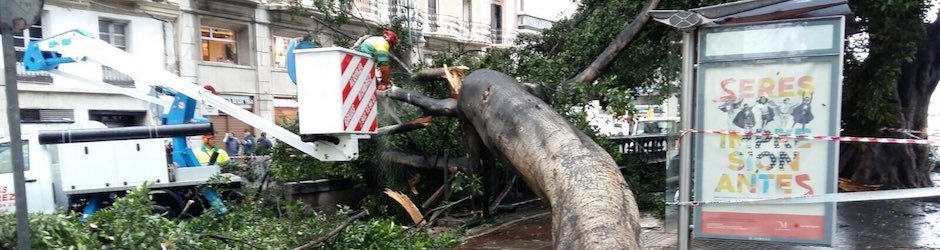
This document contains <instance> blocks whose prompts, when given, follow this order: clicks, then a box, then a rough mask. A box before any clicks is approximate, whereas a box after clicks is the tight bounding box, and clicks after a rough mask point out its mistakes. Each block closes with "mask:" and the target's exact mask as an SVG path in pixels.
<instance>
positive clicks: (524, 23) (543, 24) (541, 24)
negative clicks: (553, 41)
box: [516, 14, 555, 32]
mask: <svg viewBox="0 0 940 250" xmlns="http://www.w3.org/2000/svg"><path fill="white" fill-rule="evenodd" d="M553 24H555V23H554V22H552V21H550V20H548V19H544V18H540V17H535V16H531V15H527V14H519V15H517V16H516V26H517V28H518V29H520V30H529V31H535V32H541V31H542V30H545V29H548V28H551V27H552V25H553Z"/></svg>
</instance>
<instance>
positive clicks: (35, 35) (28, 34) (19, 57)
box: [13, 21, 42, 62]
mask: <svg viewBox="0 0 940 250" xmlns="http://www.w3.org/2000/svg"><path fill="white" fill-rule="evenodd" d="M39 40H42V21H40V22H37V23H36V24H33V26H30V27H29V29H25V30H23V31H22V32H13V48H14V50H16V61H17V62H23V54H24V53H25V52H26V45H29V42H34V41H39Z"/></svg>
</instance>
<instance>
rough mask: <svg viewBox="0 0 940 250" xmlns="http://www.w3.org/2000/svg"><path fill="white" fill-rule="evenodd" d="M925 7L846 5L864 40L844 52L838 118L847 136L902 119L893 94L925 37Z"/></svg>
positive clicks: (911, 3) (912, 2)
mask: <svg viewBox="0 0 940 250" xmlns="http://www.w3.org/2000/svg"><path fill="white" fill-rule="evenodd" d="M928 4H929V2H928V1H921V0H906V1H849V6H850V7H851V8H852V11H853V12H854V13H855V14H856V15H857V16H858V19H857V20H858V28H859V30H860V31H862V32H867V33H868V38H867V39H864V38H860V39H859V41H857V42H856V43H850V44H848V46H847V49H846V58H845V76H846V77H845V80H844V84H843V101H842V103H843V112H842V116H843V120H845V121H846V122H845V123H844V125H843V127H844V128H845V132H846V133H847V134H851V135H864V136H871V135H874V134H876V133H877V132H879V131H880V129H881V128H882V127H897V124H898V122H900V121H901V120H900V119H901V117H899V114H900V109H901V107H900V106H899V105H898V100H896V96H894V94H895V92H896V90H897V84H898V77H899V76H900V74H901V66H902V65H903V64H904V63H907V62H910V61H911V60H913V58H914V54H915V53H916V51H917V46H918V44H919V43H920V41H922V40H923V38H924V36H925V34H926V32H925V29H924V25H923V18H924V13H925V11H926V10H927V6H928ZM899 27H904V28H899ZM859 54H867V57H865V58H864V59H862V57H861V56H858V55H859Z"/></svg>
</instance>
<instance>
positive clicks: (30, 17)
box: [0, 0, 43, 249]
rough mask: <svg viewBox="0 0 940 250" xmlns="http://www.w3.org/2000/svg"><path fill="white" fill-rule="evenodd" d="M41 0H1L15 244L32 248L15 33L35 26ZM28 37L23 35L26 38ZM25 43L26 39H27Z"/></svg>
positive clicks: (19, 246) (0, 23)
mask: <svg viewBox="0 0 940 250" xmlns="http://www.w3.org/2000/svg"><path fill="white" fill-rule="evenodd" d="M42 5H43V1H42V0H0V36H2V45H3V68H4V70H3V72H4V73H3V79H4V80H3V82H4V84H6V99H7V110H6V113H7V119H8V122H9V123H10V156H11V157H10V159H11V160H12V161H11V162H12V164H13V189H14V191H13V194H14V195H15V197H16V246H17V249H31V248H32V246H31V245H30V239H29V217H28V216H29V213H28V208H27V207H26V182H25V176H23V171H24V170H25V168H24V165H23V161H24V159H23V140H22V138H21V136H22V134H21V133H20V102H19V90H18V88H17V85H16V54H15V53H14V48H13V32H18V31H22V30H24V29H27V28H29V26H31V25H33V23H35V22H36V20H37V19H38V17H39V13H40V11H42ZM26 39H28V38H24V40H26ZM24 42H25V41H24Z"/></svg>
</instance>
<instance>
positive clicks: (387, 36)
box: [359, 30, 398, 91]
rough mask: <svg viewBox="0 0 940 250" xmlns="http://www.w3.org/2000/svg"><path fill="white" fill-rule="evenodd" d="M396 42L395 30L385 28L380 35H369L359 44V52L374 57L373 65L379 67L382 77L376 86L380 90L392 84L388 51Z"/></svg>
mask: <svg viewBox="0 0 940 250" xmlns="http://www.w3.org/2000/svg"><path fill="white" fill-rule="evenodd" d="M396 43H398V36H397V35H395V32H393V31H391V30H386V31H384V32H382V36H373V37H369V38H367V39H366V40H365V41H363V42H362V45H360V46H359V51H360V52H362V53H366V54H369V55H370V56H372V58H374V59H375V65H376V67H378V68H379V73H381V76H380V77H381V78H382V79H381V81H380V83H379V86H378V90H380V91H382V90H386V89H388V88H390V87H391V86H392V85H391V81H392V66H391V63H390V61H389V56H390V55H389V53H391V52H390V51H391V50H392V48H394V47H395V44H396Z"/></svg>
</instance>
